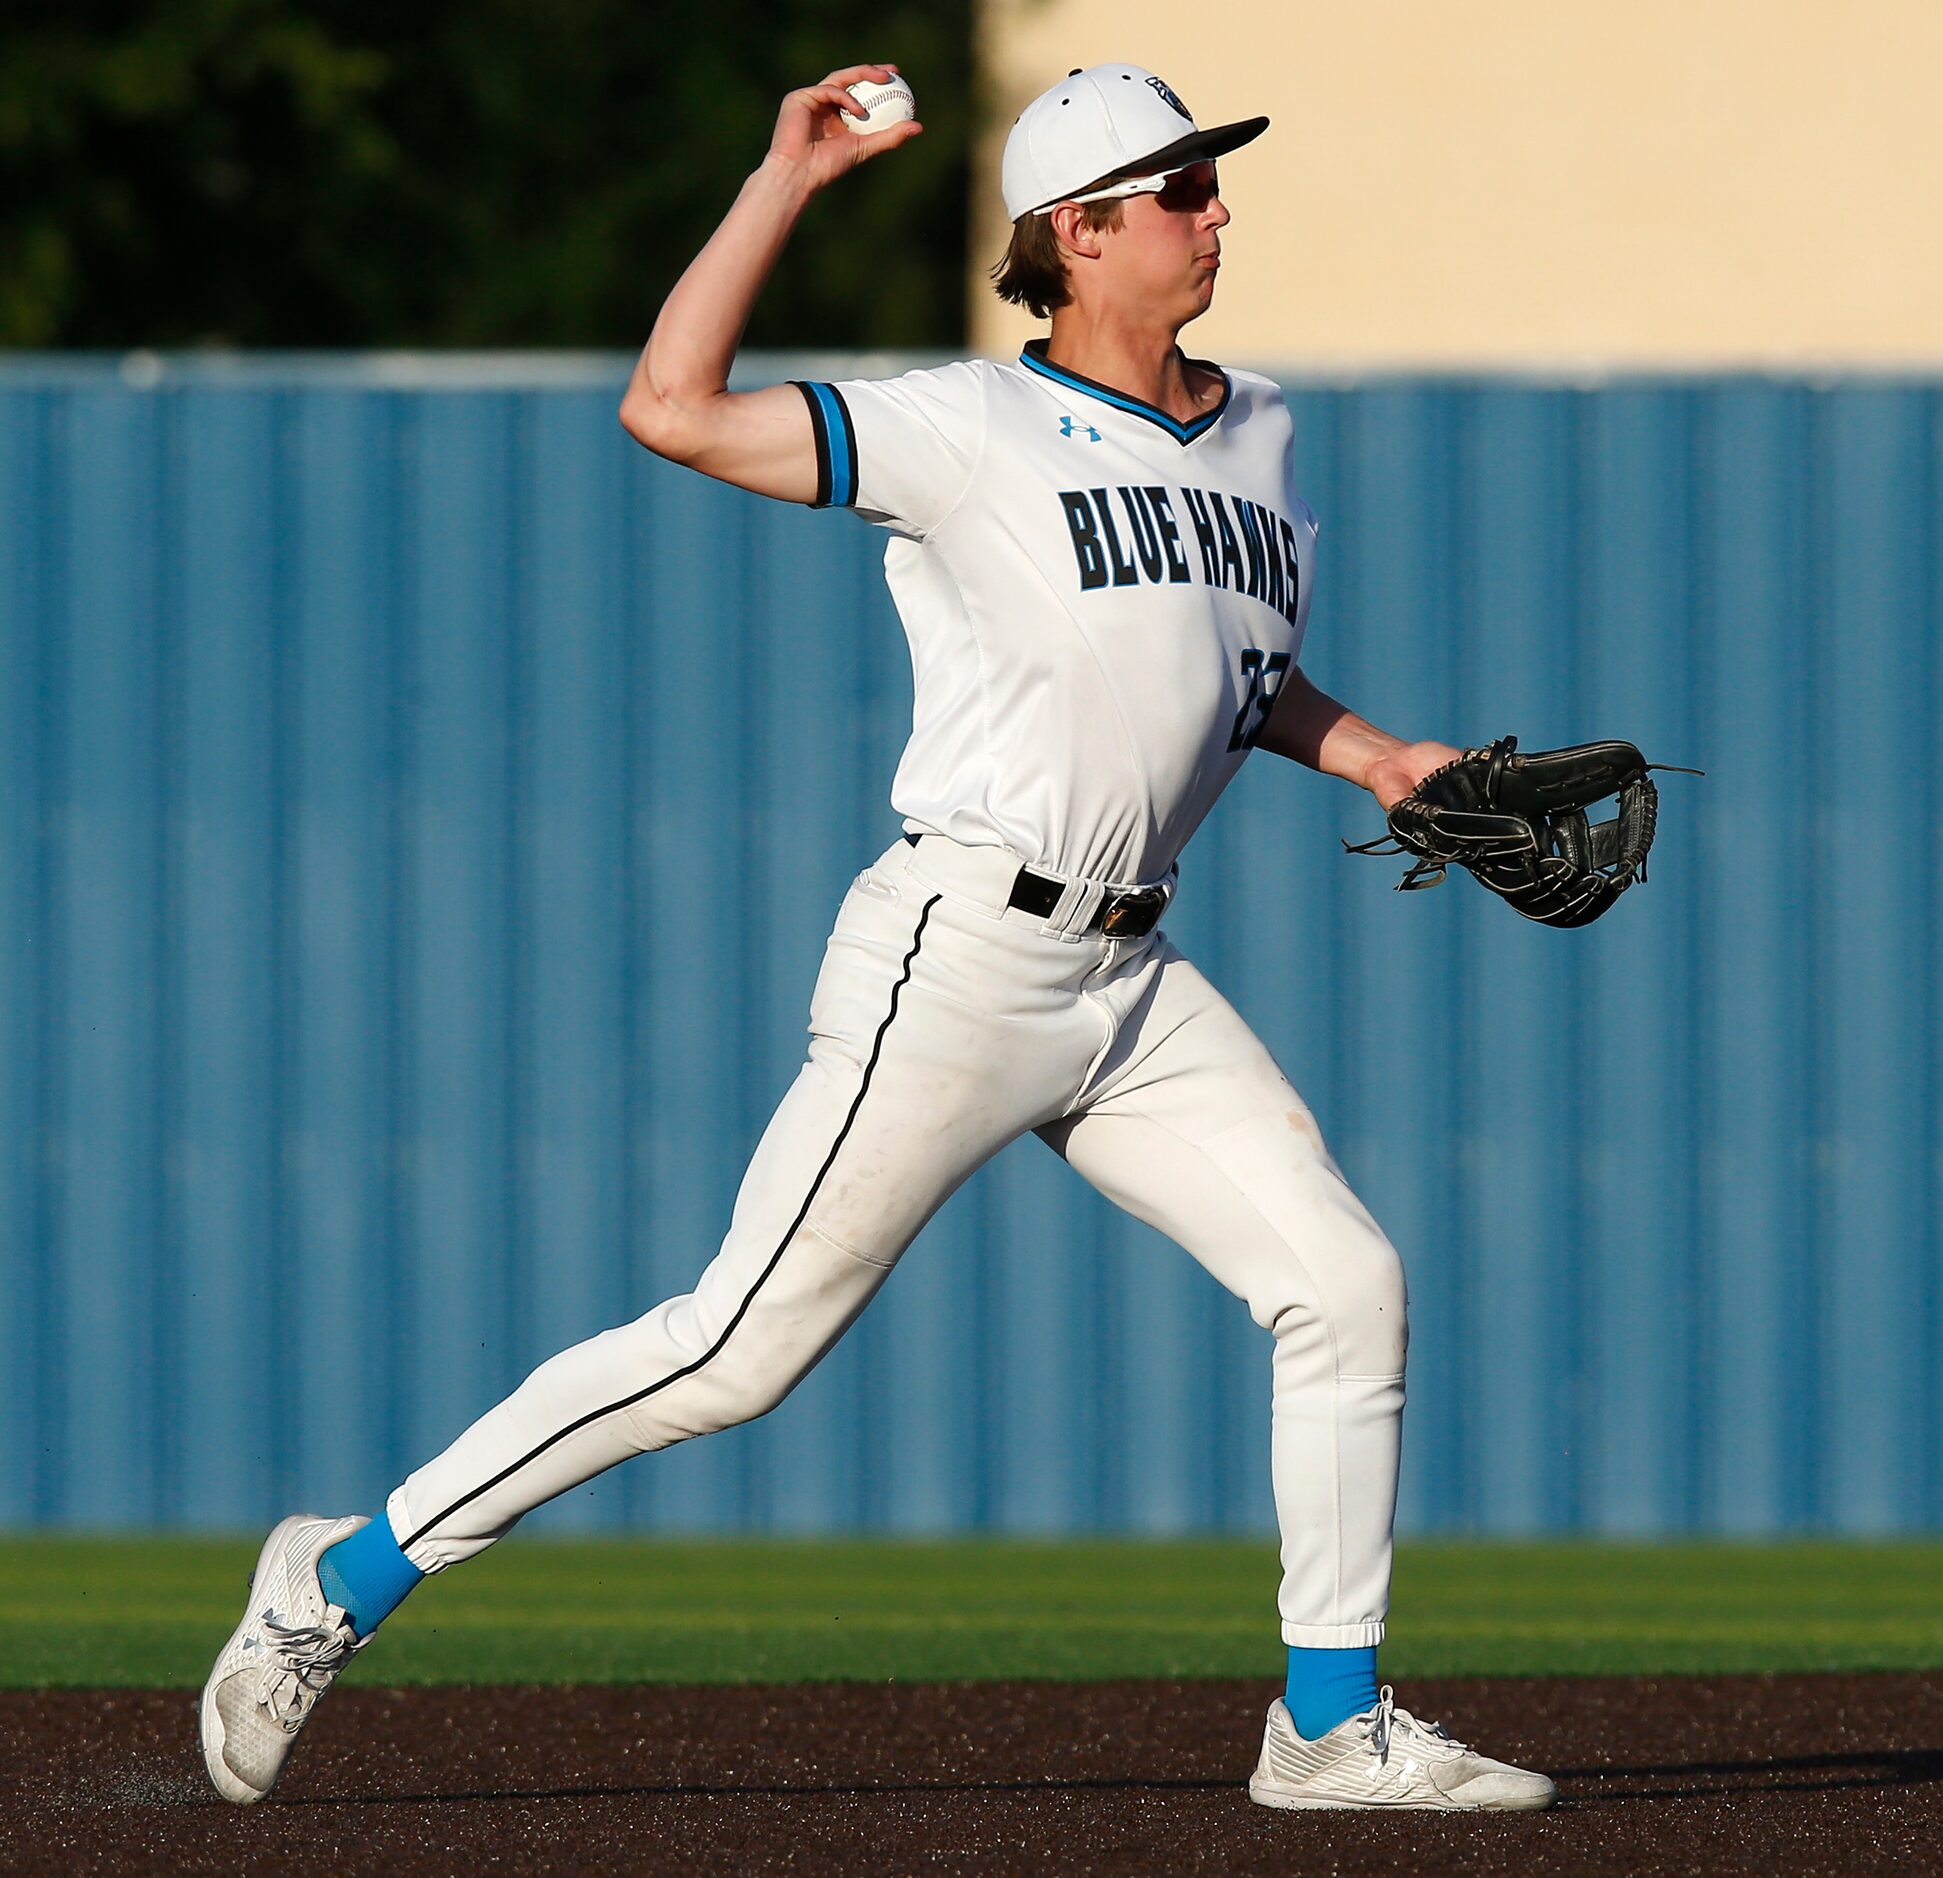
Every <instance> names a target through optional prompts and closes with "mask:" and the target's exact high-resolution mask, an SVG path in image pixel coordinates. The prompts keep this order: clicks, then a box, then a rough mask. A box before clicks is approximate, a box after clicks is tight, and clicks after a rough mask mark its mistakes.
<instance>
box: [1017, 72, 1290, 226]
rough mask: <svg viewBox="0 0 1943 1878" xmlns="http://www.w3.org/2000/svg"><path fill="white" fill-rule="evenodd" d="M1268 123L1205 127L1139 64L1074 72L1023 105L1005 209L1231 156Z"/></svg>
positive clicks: (1026, 210) (1022, 211) (1025, 210)
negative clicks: (1114, 180) (1200, 127)
mask: <svg viewBox="0 0 1943 1878" xmlns="http://www.w3.org/2000/svg"><path fill="white" fill-rule="evenodd" d="M1267 128H1268V119H1267V118H1265V117H1251V118H1246V119H1244V120H1243V121H1242V122H1241V123H1239V124H1222V125H1218V126H1217V127H1216V128H1215V129H1213V130H1197V129H1196V128H1195V124H1194V116H1193V113H1192V112H1190V111H1189V110H1188V108H1187V106H1186V105H1184V104H1183V103H1182V102H1181V101H1180V99H1179V98H1177V97H1176V96H1175V95H1174V93H1173V91H1172V90H1171V89H1169V87H1168V86H1167V85H1166V84H1165V83H1164V82H1163V81H1162V80H1160V79H1158V78H1156V77H1155V76H1154V75H1153V73H1152V72H1149V71H1145V70H1143V69H1142V68H1141V67H1140V66H1138V65H1092V66H1088V67H1087V68H1086V70H1084V71H1080V72H1069V73H1068V74H1067V75H1066V76H1065V77H1064V78H1062V79H1061V80H1060V81H1059V83H1058V84H1056V85H1055V86H1053V88H1052V89H1051V90H1050V91H1045V92H1041V93H1040V94H1039V96H1038V97H1036V98H1034V99H1033V101H1032V102H1031V103H1030V104H1029V105H1027V106H1026V108H1025V109H1024V110H1023V111H1021V112H1020V113H1019V121H1018V122H1017V123H1016V124H1014V125H1013V126H1012V134H1011V135H1010V136H1009V137H1007V138H1006V140H1005V161H1004V163H1003V164H1002V165H1001V166H1000V172H999V187H1000V189H1001V190H1002V191H1003V192H1004V195H1005V212H1006V214H1007V215H1008V216H1010V217H1011V219H1012V220H1013V221H1015V222H1016V221H1017V220H1018V219H1019V217H1020V216H1022V215H1029V214H1031V212H1032V211H1033V210H1034V209H1042V208H1045V207H1047V206H1048V205H1049V204H1051V203H1054V202H1064V201H1067V200H1068V199H1070V198H1071V197H1073V196H1076V195H1078V194H1080V193H1081V192H1082V191H1083V190H1085V189H1086V188H1087V187H1088V185H1089V184H1093V183H1103V182H1106V181H1107V180H1108V179H1109V178H1112V177H1117V176H1122V175H1133V176H1139V175H1148V174H1152V173H1153V172H1155V171H1158V170H1163V169H1180V168H1183V167H1185V166H1186V165H1187V164H1189V163H1199V162H1201V161H1202V160H1203V159H1204V158H1208V157H1218V156H1225V155H1226V154H1227V153H1228V152H1229V151H1230V150H1237V149H1239V148H1240V147H1241V146H1242V145H1243V144H1245V143H1249V142H1251V141H1253V139H1255V138H1257V137H1259V136H1260V135H1261V134H1262V132H1263V131H1265V130H1266V129H1267Z"/></svg>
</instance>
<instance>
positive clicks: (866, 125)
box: [843, 77, 918, 137]
mask: <svg viewBox="0 0 1943 1878" xmlns="http://www.w3.org/2000/svg"><path fill="white" fill-rule="evenodd" d="M844 89H845V90H846V91H847V92H849V94H850V95H851V96H852V97H853V98H855V99H856V101H857V102H858V103H859V104H861V105H862V106H863V107H864V109H865V110H866V111H867V112H868V113H869V115H868V116H867V117H852V116H851V115H850V113H849V112H848V111H846V112H845V113H844V114H843V121H844V122H845V123H846V124H848V125H849V126H850V128H851V129H852V130H854V131H855V132H856V133H857V135H858V136H859V137H867V136H868V135H869V134H870V133H871V132H872V131H873V130H889V129H890V127H891V126H892V125H893V124H902V123H904V122H906V121H907V120H908V119H910V118H914V117H916V116H917V114H918V101H917V98H916V95H915V94H914V93H913V92H912V90H911V88H910V86H909V85H907V84H906V83H905V82H904V81H903V79H901V78H897V77H892V78H888V79H886V80H885V81H884V82H883V83H882V84H881V85H879V84H876V83H874V82H873V81H871V80H870V79H867V78H866V79H860V80H859V81H858V82H857V83H856V84H854V85H846V86H845V87H844Z"/></svg>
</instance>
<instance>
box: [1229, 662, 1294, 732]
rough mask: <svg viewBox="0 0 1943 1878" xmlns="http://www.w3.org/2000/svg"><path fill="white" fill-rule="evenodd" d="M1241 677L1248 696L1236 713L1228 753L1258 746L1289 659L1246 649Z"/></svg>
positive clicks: (1279, 692) (1277, 695)
mask: <svg viewBox="0 0 1943 1878" xmlns="http://www.w3.org/2000/svg"><path fill="white" fill-rule="evenodd" d="M1241 675H1242V678H1243V680H1244V681H1245V682H1246V683H1247V686H1248V695H1247V696H1246V697H1245V698H1243V699H1242V701H1241V709H1240V710H1239V711H1237V712H1236V713H1235V728H1234V731H1233V732H1232V734H1231V735H1230V736H1229V738H1228V748H1229V749H1230V750H1252V749H1254V747H1255V746H1256V744H1258V743H1260V742H1261V740H1262V732H1263V731H1264V730H1266V729H1267V728H1268V714H1269V713H1270V712H1271V711H1272V710H1274V709H1275V700H1276V698H1277V697H1279V696H1280V695H1281V690H1282V680H1283V679H1285V678H1286V677H1287V676H1288V675H1289V655H1288V654H1287V653H1286V652H1264V651H1263V650H1262V649H1261V647H1260V646H1249V647H1247V648H1246V649H1245V650H1244V651H1243V652H1242V655H1241Z"/></svg>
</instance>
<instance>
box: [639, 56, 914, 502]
mask: <svg viewBox="0 0 1943 1878" xmlns="http://www.w3.org/2000/svg"><path fill="white" fill-rule="evenodd" d="M852 86H855V87H856V88H857V89H856V90H854V91H853V90H852V89H850V88H851V87H852ZM859 92H861V93H862V94H863V96H862V97H860V96H859V95H858V93H859ZM900 92H901V94H902V97H903V98H906V99H908V98H909V97H910V88H909V87H908V86H906V85H904V84H903V81H902V80H901V79H900V78H899V77H898V75H897V67H896V66H894V65H850V66H845V67H844V68H843V69H842V70H840V71H835V72H832V73H831V74H830V75H829V77H827V78H826V79H824V80H823V82H822V83H821V84H817V85H805V86H804V87H803V88H802V89H801V90H800V91H792V92H791V93H790V94H789V96H788V97H786V98H785V99H784V100H783V103H782V109H781V110H780V111H779V112H778V113H777V116H776V132H775V135H774V137H773V138H772V139H771V140H770V144H769V153H768V155H766V156H765V157H764V158H763V160H762V163H761V164H760V166H759V167H758V168H757V169H756V171H755V173H754V174H753V175H751V176H750V178H749V180H748V181H747V182H745V183H744V184H743V185H742V191H741V193H740V194H739V195H738V196H737V197H736V199H735V205H734V207H733V208H731V209H730V210H729V213H728V214H727V216H725V217H724V218H723V221H722V224H721V226H720V227H719V228H717V229H716V231H715V233H714V235H713V236H712V237H711V238H710V240H709V242H708V245H707V246H706V247H705V248H703V249H702V251H701V253H700V254H698V255H697V256H696V257H695V259H694V261H693V262H692V263H691V264H690V265H689V268H688V270H687V272H686V273H684V274H683V275H682V277H681V279H680V280H679V281H678V282H677V283H676V285H675V289H674V291H673V292H672V293H671V294H670V295H669V296H668V299H667V302H666V304H665V305H664V306H663V307H662V309H661V316H660V318H659V319H657V320H656V321H655V323H654V331H653V332H652V333H650V334H649V336H648V343H647V346H646V347H645V348H644V349H643V351H642V353H641V358H640V361H639V363H638V364H636V366H635V368H634V376H633V378H632V379H631V380H630V381H629V383H628V388H627V394H626V396H625V397H624V398H623V399H622V400H621V422H622V424H623V425H624V426H625V427H626V429H627V431H628V433H629V434H630V435H631V436H633V437H634V438H635V439H636V440H637V441H638V442H640V443H643V444H645V445H646V446H647V447H648V448H649V449H650V450H652V451H653V452H654V453H655V454H656V455H657V456H664V457H667V458H668V459H669V460H670V461H671V462H675V463H682V464H686V465H687V466H688V467H689V468H690V469H698V470H700V471H701V472H702V473H703V474H704V475H707V476H714V477H717V478H719V479H720V480H721V481H723V482H727V483H735V484H736V485H737V486H738V487H740V488H743V489H752V490H754V491H755V492H756V494H758V495H764V496H776V497H779V498H780V499H781V500H783V501H785V502H810V501H812V500H814V499H815V496H816V490H817V458H816V438H815V434H814V432H813V430H812V428H811V424H810V417H809V412H808V409H807V408H806V406H805V405H804V402H803V399H802V395H801V394H800V393H799V392H797V391H795V390H794V389H792V388H791V387H790V386H788V385H777V386H770V387H768V388H766V389H764V390H762V391H742V392H732V391H730V390H729V388H728V383H729V367H730V365H731V364H732V362H733V361H734V358H735V349H736V347H737V345H738V344H740V342H741V339H742V332H743V328H744V327H745V326H747V325H748V323H749V314H750V311H751V309H752V308H753V307H754V306H755V303H756V296H757V295H758V294H759V293H760V292H761V291H762V287H763V283H764V282H765V281H767V280H768V278H769V275H770V272H771V271H772V270H773V269H774V267H775V265H776V261H777V258H778V257H779V256H780V255H781V253H782V251H783V248H784V246H785V245H786V244H787V242H788V240H789V237H790V235H791V233H792V232H793V231H794V229H795V227H796V223H797V221H798V219H799V218H800V217H801V215H802V213H803V210H804V209H805V208H806V207H807V206H808V204H809V201H810V198H811V197H812V196H814V195H815V194H816V193H817V192H818V191H819V190H821V189H827V188H828V187H829V186H830V185H831V184H832V183H834V182H836V181H837V180H838V179H839V178H840V177H843V176H847V175H848V174H849V173H850V171H852V170H854V169H855V168H856V167H857V166H858V164H860V163H868V162H869V161H870V160H871V158H872V157H877V156H882V155H884V154H885V152H887V151H890V150H895V149H898V148H899V147H900V146H901V145H903V144H907V143H909V142H910V140H911V139H912V138H913V137H916V136H918V135H919V134H920V133H921V132H922V131H923V129H924V126H923V125H922V124H920V123H919V122H918V120H917V118H916V117H915V116H911V117H906V118H903V119H901V120H893V121H891V122H889V123H888V124H887V125H886V126H885V128H883V129H881V130H872V129H868V128H864V129H857V128H853V126H857V125H867V124H868V123H871V122H875V121H876V120H877V119H878V118H879V117H881V116H884V115H887V113H888V112H889V111H891V110H895V109H896V108H898V103H897V98H898V94H899V93H900ZM886 93H889V94H890V96H889V97H888V98H886V97H885V96H884V94H886ZM867 99H868V100H872V103H867V102H866V100H867ZM873 103H874V106H875V108H874V109H873Z"/></svg>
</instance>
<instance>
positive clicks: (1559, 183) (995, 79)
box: [920, 0, 1943, 369]
mask: <svg viewBox="0 0 1943 1878" xmlns="http://www.w3.org/2000/svg"><path fill="white" fill-rule="evenodd" d="M982 14H983V17H982V20H981V27H980V47H981V58H982V61H983V68H984V79H985V84H986V90H987V96H988V100H989V103H990V107H991V114H992V117H993V120H994V122H995V124H996V125H997V126H998V128H997V129H996V131H995V134H994V135H993V136H992V137H991V138H990V139H989V140H988V145H987V147H986V148H985V149H984V150H983V152H982V154H981V160H980V162H979V164H978V166H977V170H976V178H977V181H976V189H977V196H978V201H977V205H976V214H975V218H974V254H973V269H972V280H971V305H972V336H973V343H974V346H975V348H976V349H977V350H979V351H981V352H988V353H995V354H997V355H1000V356H1003V355H1004V354H1006V353H1008V352H1010V351H1012V350H1014V349H1015V348H1016V347H1017V345H1018V343H1019V341H1020V339H1021V338H1023V337H1024V336H1026V335H1028V334H1029V333H1031V332H1032V331H1035V330H1037V328H1036V326H1035V325H1034V324H1033V323H1032V322H1030V321H1027V320H1025V319H1023V318H1022V317H1020V316H1018V315H1016V314H1015V313H1014V312H1013V311H1012V309H1010V308H1007V307H1004V306H1002V305H1001V304H1000V303H999V302H998V300H997V299H995V298H994V297H993V295H992V293H991V291H990V288H989V286H988V285H987V284H986V282H985V280H984V277H983V270H984V268H985V267H986V266H988V265H989V264H990V262H991V261H992V260H993V259H994V258H996V256H997V255H998V254H999V253H1000V252H1002V251H1003V248H1004V245H1005V235H1006V227H1005V223H1004V212H1003V209H1002V208H1001V207H1000V205H999V202H998V153H999V149H1000V146H1001V144H1002V143H1003V138H1004V131H1005V129H1007V128H1009V127H1010V124H1011V121H1012V118H1013V117H1014V116H1015V115H1016V113H1017V111H1018V109H1019V107H1020V106H1021V105H1022V104H1023V103H1024V102H1025V101H1026V99H1028V98H1029V97H1031V96H1033V95H1034V94H1035V93H1037V92H1038V91H1040V90H1043V89H1044V88H1045V87H1046V86H1047V85H1049V84H1051V83H1052V82H1053V81H1054V80H1055V79H1057V78H1059V77H1060V76H1062V75H1063V74H1064V73H1065V72H1067V71H1068V70H1070V69H1071V68H1072V67H1074V66H1079V65H1091V64H1096V63H1100V62H1102V61H1105V60H1108V59H1128V60H1132V61H1133V62H1134V63H1136V64H1140V65H1145V66H1148V67H1150V68H1151V69H1153V70H1155V71H1158V72H1159V73H1160V74H1161V76H1162V77H1164V78H1165V79H1166V80H1167V81H1168V83H1169V84H1171V85H1172V86H1173V87H1174V89H1175V90H1176V91H1178V92H1179V93H1180V94H1181V96H1182V97H1183V98H1184V99H1185V100H1186V101H1187V104H1188V106H1189V108H1190V109H1191V110H1192V111H1193V112H1194V113H1195V116H1196V119H1197V121H1198V122H1200V123H1202V124H1212V123H1225V122H1228V121H1229V120H1231V119H1234V118H1238V117H1246V116H1251V115H1253V114H1255V113H1258V112H1267V113H1268V114H1269V115H1270V116H1271V117H1272V118H1273V119H1274V120H1275V121H1274V123H1273V125H1272V126H1271V127H1270V129H1269V131H1268V132H1267V134H1266V135H1265V136H1264V137H1263V138H1262V139H1261V140H1260V142H1258V143H1256V144H1254V145H1252V146H1250V147H1249V148H1248V149H1246V150H1242V151H1238V152H1237V153H1236V154H1235V155H1234V156H1232V157H1231V158H1229V159H1228V160H1227V161H1226V162H1225V163H1224V164H1223V165H1222V185H1223V192H1224V197H1225V199H1226V201H1227V202H1228V205H1229V207H1230V208H1231V210H1232V211H1233V213H1234V223H1233V226H1232V228H1231V229H1230V231H1229V233H1228V234H1227V235H1226V236H1225V237H1224V245H1225V248H1226V252H1227V255H1228V257H1229V261H1230V265H1228V266H1226V267H1224V269H1223V271H1222V276H1221V287H1220V291H1219V294H1218V295H1217V298H1216V301H1215V305H1214V308H1213V310H1212V311H1211V312H1210V313H1209V314H1208V315H1207V317H1206V318H1205V319H1203V320H1202V321H1201V322H1200V323H1199V325H1197V326H1196V327H1195V329H1194V332H1193V335H1192V340H1193V349H1198V350H1201V351H1205V352H1210V353H1213V354H1216V355H1218V356H1226V357H1230V358H1235V359H1243V358H1254V359H1262V360H1286V361H1290V362H1295V363H1309V364H1313V365H1317V366H1322V367H1329V366H1335V365H1347V366H1356V365H1374V366H1407V365H1421V364H1432V365H1469V364H1479V365H1507V364H1514V363H1517V364H1536V365H1540V366H1556V367H1563V368H1566V369H1571V368H1572V367H1574V366H1577V365H1580V364H1593V365H1599V364H1608V365H1619V366H1626V365H1648V366H1650V365H1700V366H1734V365H1801V364H1812V363H1829V364H1857V363H1861V364H1876V365H1896V364H1914V365H1929V366H1936V365H1938V364H1943V0H1816V3H1813V4H1811V0H1631V3H1630V4H1628V5H1626V6H1623V7H1619V6H1611V5H1606V4H1597V5H1595V4H1591V3H1590V0H1549V3H1548V0H1468V3H1467V4H1463V5H1458V4H1453V3H1452V0H1334V3H1333V4H1329V5H1322V4H1317V3H1316V0H1293V3H1291V0H1226V3H1225V4H1223V5H1221V6H1219V7H1211V6H1195V5H1191V4H1187V5H1184V4H1182V3H1181V0H1167V4H1165V5H1162V4H1157V0H982ZM920 83H921V81H920Z"/></svg>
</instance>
